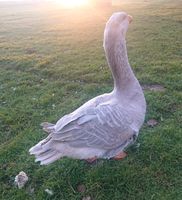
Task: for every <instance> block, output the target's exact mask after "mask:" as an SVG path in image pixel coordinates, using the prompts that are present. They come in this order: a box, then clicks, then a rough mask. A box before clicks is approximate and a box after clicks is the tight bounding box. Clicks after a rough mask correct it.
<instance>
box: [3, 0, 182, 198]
mask: <svg viewBox="0 0 182 200" xmlns="http://www.w3.org/2000/svg"><path fill="white" fill-rule="evenodd" d="M180 6H181V4H180V1H178V0H173V1H172V0H165V1H164V0H159V1H157V0H154V1H144V0H138V1H134V0H130V1H123V4H122V5H121V6H119V7H113V8H112V9H105V10H103V9H102V10H95V9H83V10H61V9H60V8H59V7H54V6H51V7H46V6H42V5H40V6H36V7H35V6H33V5H30V4H24V5H13V4H7V3H0V24H1V26H0V138H1V139H0V168H1V169H0V199H2V200H6V199H7V200H21V199H22V200H24V199H26V200H28V199H36V200H37V199H38V200H45V199H55V200H56V199H60V200H79V199H82V197H83V196H87V195H89V196H91V197H92V199H94V200H112V199H113V200H144V199H145V200H152V199H153V200H173V199H175V200H181V199H182V190H181V188H182V167H181V166H182V156H181V155H182V145H181V142H182V125H181V124H182V73H181V72H182V71H181V53H182V51H181V49H180V47H181V42H182V38H181V32H182V26H181V25H182V23H181V22H182V21H181V19H182V16H181V10H180ZM118 10H125V11H127V12H128V13H129V14H131V15H133V17H134V21H133V23H132V24H131V26H130V28H129V31H128V35H127V44H128V54H129V60H130V63H131V65H132V67H133V69H134V71H135V74H136V76H137V77H138V79H139V81H140V82H141V84H147V85H151V84H160V85H162V86H163V87H164V88H165V91H156V92H154V91H149V90H146V91H145V96H146V100H147V105H148V107H147V115H146V120H145V124H144V126H143V128H142V130H141V134H140V136H139V138H138V141H137V142H138V143H140V146H139V148H137V147H136V146H133V147H131V148H129V149H128V153H129V155H128V157H127V158H126V159H124V160H123V161H111V160H109V161H100V162H98V163H97V164H95V165H92V166H90V165H87V164H86V163H85V162H84V161H78V160H72V159H68V158H64V159H62V160H59V161H57V162H55V163H53V164H51V165H49V166H39V165H38V164H37V163H34V158H33V157H32V156H30V155H29V154H28V149H29V148H30V147H31V146H33V145H34V144H35V143H36V142H38V141H39V140H40V139H41V138H44V137H45V134H44V133H43V132H42V131H41V129H40V127H39V124H40V123H41V122H43V121H50V122H56V120H58V119H59V118H60V117H61V116H63V115H64V114H66V113H69V112H71V111H73V110H74V109H75V108H77V107H78V106H80V105H81V104H82V103H84V102H85V101H87V100H89V99H90V98H92V97H94V96H96V95H98V94H102V93H104V92H109V91H111V90H112V82H113V81H112V78H111V74H110V71H109V68H108V67H107V64H106V61H105V57H104V52H103V47H102V39H103V30H104V26H105V22H106V20H107V19H108V17H109V16H110V15H111V14H112V12H114V11H118ZM151 118H153V119H156V120H157V121H158V125H157V126H155V127H154V128H150V127H148V126H147V125H146V122H147V120H149V119H151ZM22 170H23V171H25V172H26V173H27V174H28V176H29V182H28V183H27V185H26V187H25V188H23V189H21V190H19V189H17V188H16V187H15V186H14V185H13V181H14V177H15V176H16V175H17V174H18V173H19V172H20V171H22ZM79 184H84V185H85V186H86V191H85V192H84V193H83V194H82V193H79V192H78V191H77V186H78V185H79ZM31 188H34V189H35V190H34V192H33V193H31V192H30V189H31ZM46 188H48V189H50V190H52V191H53V192H54V195H53V196H49V195H48V194H47V193H45V191H44V190H45V189H46Z"/></svg>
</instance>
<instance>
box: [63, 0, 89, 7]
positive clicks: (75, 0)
mask: <svg viewBox="0 0 182 200" xmlns="http://www.w3.org/2000/svg"><path fill="white" fill-rule="evenodd" d="M60 3H61V5H62V6H64V7H67V8H71V7H79V6H84V5H87V4H88V0H60Z"/></svg>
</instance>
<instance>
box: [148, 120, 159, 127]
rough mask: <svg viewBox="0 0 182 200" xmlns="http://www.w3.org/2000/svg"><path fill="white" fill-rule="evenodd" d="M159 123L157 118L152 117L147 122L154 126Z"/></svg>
mask: <svg viewBox="0 0 182 200" xmlns="http://www.w3.org/2000/svg"><path fill="white" fill-rule="evenodd" d="M157 124H158V122H157V120H155V119H150V120H148V122H147V125H148V126H150V127H154V126H156V125H157Z"/></svg>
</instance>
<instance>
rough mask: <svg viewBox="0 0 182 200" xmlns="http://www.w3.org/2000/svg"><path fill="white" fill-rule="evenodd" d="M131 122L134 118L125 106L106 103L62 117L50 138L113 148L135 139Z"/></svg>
mask: <svg viewBox="0 0 182 200" xmlns="http://www.w3.org/2000/svg"><path fill="white" fill-rule="evenodd" d="M131 124H132V118H131V117H130V116H129V115H128V113H127V111H126V110H125V109H124V108H123V107H121V106H119V105H116V104H115V105H111V104H103V105H98V106H96V107H89V108H88V107H87V108H85V109H83V110H82V111H81V112H78V113H77V114H75V113H72V114H70V115H67V116H65V117H63V118H62V119H61V121H58V123H57V124H56V125H55V129H54V131H53V132H52V133H51V134H50V135H49V137H51V140H52V141H53V140H54V141H57V142H60V143H62V142H66V143H68V144H69V145H70V146H73V147H78V148H79V147H91V148H99V149H106V150H111V149H114V148H117V147H119V146H121V145H122V144H123V145H124V144H126V143H127V144H128V141H129V140H131V138H133V134H134V131H133V130H132V128H131Z"/></svg>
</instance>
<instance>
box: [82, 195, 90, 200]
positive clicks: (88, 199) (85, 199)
mask: <svg viewBox="0 0 182 200" xmlns="http://www.w3.org/2000/svg"><path fill="white" fill-rule="evenodd" d="M82 200H91V197H90V196H86V197H83V198H82Z"/></svg>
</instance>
